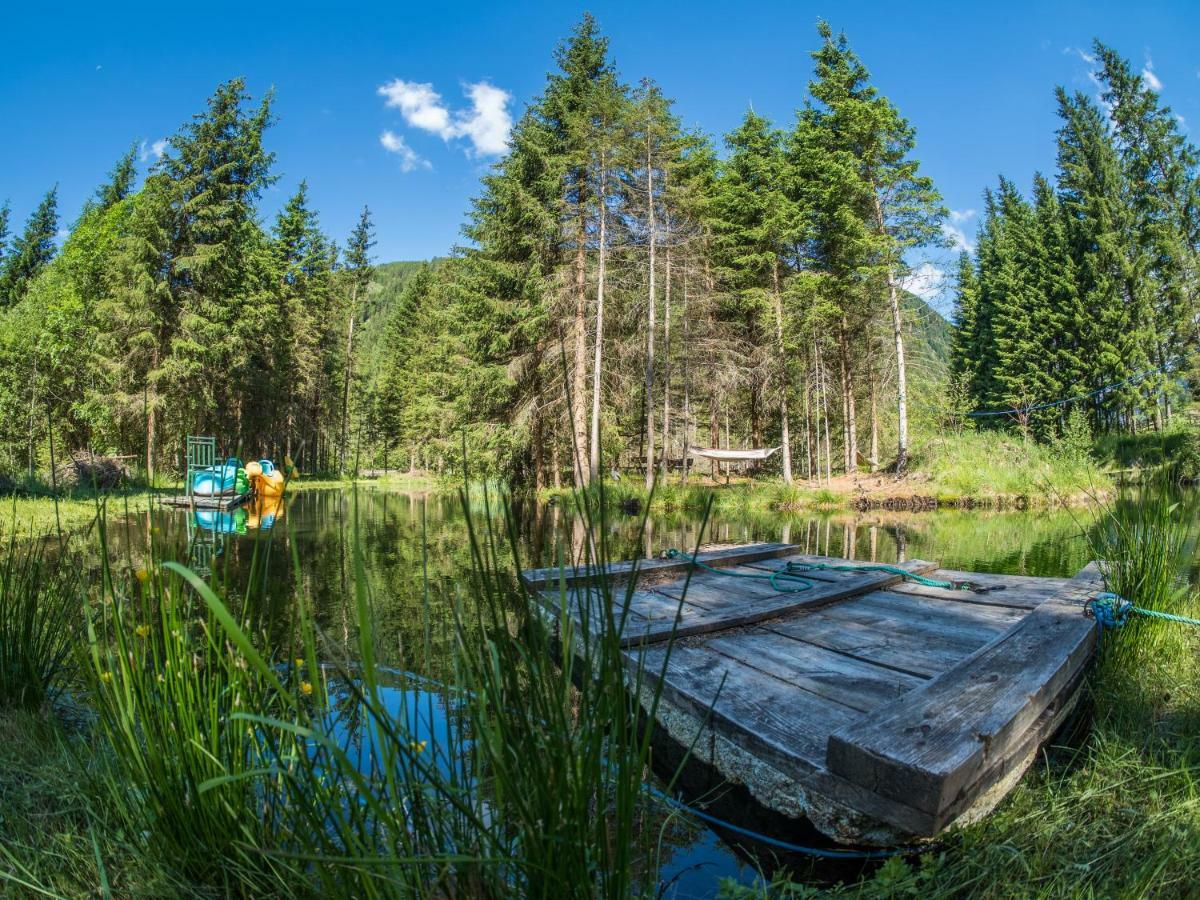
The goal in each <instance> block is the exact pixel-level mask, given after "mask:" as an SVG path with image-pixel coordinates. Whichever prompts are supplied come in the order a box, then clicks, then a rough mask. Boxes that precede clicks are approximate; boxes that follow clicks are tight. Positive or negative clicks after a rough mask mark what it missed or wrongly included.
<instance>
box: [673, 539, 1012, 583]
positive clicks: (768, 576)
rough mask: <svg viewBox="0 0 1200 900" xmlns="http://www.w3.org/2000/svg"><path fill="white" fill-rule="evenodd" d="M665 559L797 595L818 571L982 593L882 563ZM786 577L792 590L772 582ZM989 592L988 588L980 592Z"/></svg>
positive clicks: (682, 555)
mask: <svg viewBox="0 0 1200 900" xmlns="http://www.w3.org/2000/svg"><path fill="white" fill-rule="evenodd" d="M664 556H666V558H667V559H686V560H689V561H690V562H691V564H692V565H693V566H695V567H697V568H700V569H704V570H705V571H706V572H714V573H716V574H717V575H728V576H729V577H730V578H757V579H761V580H763V581H766V582H768V583H770V585H771V587H773V588H775V589H776V590H777V591H779V592H780V593H785V594H786V593H791V594H798V593H799V592H800V591H807V590H810V589H811V588H814V587H816V584H814V583H813V582H812V580H810V579H808V578H805V577H804V575H803V574H802V573H805V572H815V571H820V570H829V571H834V572H887V573H889V574H891V575H899V576H900V577H901V578H905V579H907V580H909V581H915V582H916V583H917V584H922V585H924V586H925V587H934V588H946V589H948V590H964V591H977V592H982V591H981V589H980V588H978V587H977V586H976V585H974V584H972V583H971V582H969V581H959V582H955V581H942V580H940V579H937V578H926V577H925V576H924V575H918V574H916V573H915V572H910V571H908V570H907V569H903V568H901V567H900V566H889V565H885V564H883V563H845V564H841V565H836V564H833V563H818V562H798V561H794V560H793V561H789V562H787V563H785V564H784V566H783V568H782V569H778V570H776V571H774V572H763V573H761V574H759V573H758V572H732V571H730V570H729V569H717V568H714V567H713V566H706V565H705V564H704V563H702V562H700V561H699V560H697V559H693V558H692V557H690V556H688V555H687V554H686V553H684V552H683V551H681V550H676V549H675V548H673V547H672V548H671V549H670V550H668V551H666V553H665V554H664ZM779 578H787V579H789V580H791V581H794V582H795V583H796V585H797V586H796V587H781V586H780V585H779V584H778V583H777V581H776V579H779ZM982 590H991V589H986V588H985V589H982Z"/></svg>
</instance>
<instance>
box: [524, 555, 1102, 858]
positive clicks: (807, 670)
mask: <svg viewBox="0 0 1200 900" xmlns="http://www.w3.org/2000/svg"><path fill="white" fill-rule="evenodd" d="M697 559H698V560H699V561H700V562H703V563H705V564H706V565H708V566H712V567H716V568H720V569H728V570H730V571H732V572H743V573H758V574H761V573H765V572H770V571H771V570H772V569H777V568H780V567H783V566H784V565H785V564H786V562H787V561H789V560H796V561H809V562H819V563H828V564H835V565H846V564H847V561H846V560H840V559H830V558H826V557H814V556H804V555H802V554H799V553H797V548H795V547H793V546H790V545H786V544H754V545H747V546H741V547H733V548H724V549H720V550H714V551H710V552H705V553H701V554H700V555H699V556H698V557H697ZM849 564H850V565H853V563H849ZM635 566H636V571H637V578H638V581H637V584H636V586H635V587H636V589H635V590H633V591H632V594H631V596H630V598H629V600H630V602H629V603H628V606H627V607H626V606H625V599H626V589H625V587H624V585H626V584H627V582H628V580H629V578H630V576H631V575H632V574H633V572H634V570H635ZM902 567H903V568H904V569H905V570H906V571H908V572H911V573H919V574H927V575H929V576H930V577H932V578H936V579H939V580H945V581H955V582H959V581H970V582H973V583H975V584H977V585H981V586H995V585H1004V589H1003V590H999V591H995V592H991V593H985V594H977V593H972V592H970V591H964V590H949V589H943V588H932V587H926V586H923V585H919V584H917V583H915V582H912V581H907V580H905V579H903V578H902V577H901V576H899V575H895V574H891V573H886V572H879V571H869V570H865V571H863V570H860V571H833V570H812V571H809V572H805V573H804V577H805V578H806V579H808V580H810V581H812V582H813V583H814V584H815V585H816V586H815V587H813V588H812V589H810V590H805V591H800V592H785V591H780V590H778V589H776V588H775V587H772V585H771V584H770V583H769V582H768V581H767V580H766V579H750V578H735V577H729V576H728V575H725V574H717V573H713V572H706V571H704V570H703V569H695V570H694V571H692V573H691V579H690V582H689V583H688V584H687V588H686V594H685V591H684V585H685V580H686V578H687V575H688V570H689V568H690V564H689V563H688V561H686V560H644V561H640V562H638V563H636V564H635V563H616V564H613V565H610V566H609V567H608V576H609V578H608V581H609V584H610V586H611V587H612V589H611V590H610V591H609V595H610V596H612V597H613V598H614V600H613V602H614V603H616V604H618V605H619V607H620V608H619V609H617V610H614V612H615V613H616V619H617V621H620V619H621V616H622V615H623V616H624V628H623V631H622V634H621V644H622V646H623V647H624V648H625V649H624V653H625V657H626V662H627V665H628V666H629V668H630V670H631V671H633V670H636V669H637V668H638V667H640V668H641V671H642V673H643V677H644V678H648V679H650V680H651V681H652V682H654V683H660V684H661V688H662V696H661V701H660V716H659V718H660V724H662V725H665V726H666V727H667V730H668V731H671V732H672V737H674V738H676V739H677V740H678V741H681V742H684V743H691V744H693V745H694V750H693V754H694V755H695V756H698V757H700V758H701V759H704V760H705V761H706V762H708V763H710V764H711V765H713V766H715V767H716V768H717V769H718V770H719V771H720V772H721V774H722V775H723V776H724V777H725V778H727V779H728V780H730V781H732V782H735V783H743V784H745V785H746V786H747V787H748V788H749V789H750V791H751V793H753V794H754V795H755V796H756V797H758V799H759V800H760V801H761V802H763V803H765V804H766V805H768V806H771V807H773V808H775V809H777V810H779V811H781V812H785V813H788V814H797V813H799V814H803V815H805V816H807V817H808V818H810V819H811V820H812V821H813V823H814V824H815V825H816V826H817V827H818V828H820V829H821V830H822V831H824V832H825V833H826V834H829V835H830V836H831V837H833V838H835V839H837V840H841V841H846V842H885V841H886V842H890V841H897V840H911V839H914V838H916V839H920V838H930V837H933V836H935V835H936V834H938V833H939V832H941V831H942V830H943V829H945V828H946V827H948V826H950V825H952V824H954V823H955V822H957V821H960V820H961V821H970V820H974V819H976V818H978V817H979V816H980V815H982V814H984V813H986V812H987V811H988V810H990V808H991V807H992V806H994V805H995V803H996V802H998V801H999V800H1000V799H1001V798H1002V797H1003V795H1004V793H1005V792H1007V790H1008V789H1010V788H1011V787H1012V786H1013V785H1014V784H1015V783H1016V781H1017V780H1018V779H1019V777H1020V774H1021V773H1022V772H1023V771H1024V768H1025V767H1026V766H1028V764H1029V762H1030V761H1032V759H1033V758H1034V757H1035V755H1036V751H1037V748H1038V747H1039V746H1040V744H1041V743H1042V742H1043V741H1044V740H1045V739H1047V738H1048V737H1049V736H1050V735H1051V734H1052V733H1053V731H1054V729H1055V728H1056V727H1057V725H1058V724H1059V722H1060V721H1061V718H1062V716H1063V715H1064V714H1065V711H1066V710H1068V709H1069V708H1070V706H1071V705H1072V704H1073V702H1074V700H1075V698H1076V697H1077V695H1078V690H1079V686H1080V684H1081V679H1082V674H1083V670H1084V667H1085V664H1086V663H1087V661H1088V659H1089V657H1090V656H1091V654H1092V651H1093V650H1094V648H1095V643H1096V628H1095V621H1094V620H1093V619H1092V618H1090V617H1089V616H1087V615H1085V611H1084V604H1085V603H1086V600H1087V598H1088V597H1090V596H1092V595H1093V594H1094V593H1095V592H1096V591H1098V590H1102V585H1101V579H1100V575H1099V571H1098V569H1097V568H1096V566H1095V565H1094V564H1092V565H1089V566H1088V567H1087V568H1085V569H1084V570H1083V571H1082V572H1080V573H1079V574H1078V575H1077V576H1075V577H1074V578H1072V579H1065V578H1032V577H1027V576H1017V575H1002V576H1001V575H985V574H975V573H967V572H959V571H952V570H945V569H939V568H938V567H937V566H936V565H935V564H934V563H929V562H924V561H921V560H912V561H909V562H906V563H903V564H902ZM522 579H523V581H524V583H525V585H526V587H527V588H529V590H530V592H531V595H532V596H533V597H534V598H535V599H536V600H537V601H538V602H539V603H541V604H542V605H543V607H544V608H545V610H546V611H548V612H549V613H551V614H552V615H554V614H557V612H558V611H559V610H560V609H562V608H563V606H562V604H563V602H564V600H565V601H566V603H567V608H568V609H569V610H570V613H571V615H572V617H573V618H575V619H576V621H577V622H579V621H581V620H584V619H586V621H587V623H588V624H589V627H590V628H595V627H597V626H598V625H599V624H600V623H601V622H602V621H603V619H602V618H601V617H600V616H599V614H598V611H599V604H600V603H603V602H604V599H603V596H604V595H603V592H602V591H600V590H599V589H598V588H597V587H596V586H595V584H596V580H595V576H594V575H591V574H589V573H588V572H586V571H583V570H566V571H564V572H562V573H561V574H560V572H559V571H558V570H557V569H541V570H531V571H527V572H525V573H523V575H522ZM780 584H781V585H786V584H787V581H786V579H785V580H781V581H780ZM564 591H565V594H564ZM668 651H669V652H668ZM697 735H699V738H700V739H699V740H697V739H696V738H697Z"/></svg>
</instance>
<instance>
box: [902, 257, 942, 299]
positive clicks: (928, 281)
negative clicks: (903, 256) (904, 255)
mask: <svg viewBox="0 0 1200 900" xmlns="http://www.w3.org/2000/svg"><path fill="white" fill-rule="evenodd" d="M900 286H901V287H902V288H904V290H906V291H908V292H909V293H910V294H916V295H917V296H918V297H920V298H921V299H922V300H924V301H925V302H926V303H931V302H932V301H934V300H936V299H937V297H938V296H939V295H940V294H941V293H942V291H943V290H944V289H945V287H946V273H945V272H943V271H942V270H941V269H939V268H938V267H937V266H935V265H934V264H933V263H930V262H924V263H921V264H920V265H919V266H917V267H916V268H915V269H913V270H912V271H911V272H909V273H908V275H906V276H905V277H904V279H903V280H902V281H901V282H900Z"/></svg>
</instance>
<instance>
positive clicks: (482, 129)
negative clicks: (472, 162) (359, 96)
mask: <svg viewBox="0 0 1200 900" xmlns="http://www.w3.org/2000/svg"><path fill="white" fill-rule="evenodd" d="M463 92H464V93H465V94H466V95H467V98H468V99H469V100H470V101H471V108H470V109H460V110H457V111H455V112H453V113H452V112H451V111H450V109H449V108H448V107H447V106H446V104H445V103H444V102H443V101H442V95H441V94H439V93H438V92H437V91H435V90H434V89H433V85H432V84H428V83H423V82H416V81H404V80H403V79H400V78H397V79H395V80H393V81H389V82H388V83H387V84H384V85H380V87H379V89H378V93H379V95H380V96H381V97H383V98H384V105H385V106H388V107H392V108H394V109H398V110H400V115H401V116H402V117H403V118H404V121H405V123H406V124H407V125H409V126H411V127H413V128H419V129H421V130H422V131H428V132H429V133H430V134H435V135H437V136H438V137H440V138H441V139H442V140H444V141H451V140H455V139H457V138H465V139H466V140H468V141H469V142H470V144H471V153H473V154H474V155H476V156H497V155H499V154H501V153H503V152H504V151H505V149H507V147H508V133H509V131H510V130H511V129H512V116H511V115H510V114H509V112H508V104H509V101H510V100H512V95H511V94H510V93H509V92H508V91H506V90H503V89H502V88H498V87H496V86H495V85H493V84H489V83H488V82H486V81H477V82H475V83H471V84H464V85H463Z"/></svg>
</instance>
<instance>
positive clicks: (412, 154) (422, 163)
mask: <svg viewBox="0 0 1200 900" xmlns="http://www.w3.org/2000/svg"><path fill="white" fill-rule="evenodd" d="M379 143H380V144H382V145H383V149H384V150H386V151H387V152H388V153H395V154H396V155H397V156H399V157H400V171H401V172H411V171H413V169H432V168H433V166H432V165H431V164H430V162H429V160H427V159H422V158H421V157H420V156H419V155H418V154H417V152H416V151H415V150H413V148H412V147H410V146H408V144H407V143H405V141H404V138H402V137H400V135H398V134H396V133H395V132H394V131H385V132H384V133H383V134H381V135H380V136H379Z"/></svg>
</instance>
